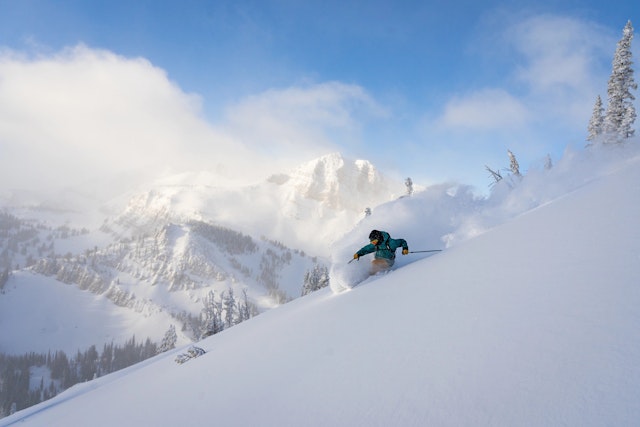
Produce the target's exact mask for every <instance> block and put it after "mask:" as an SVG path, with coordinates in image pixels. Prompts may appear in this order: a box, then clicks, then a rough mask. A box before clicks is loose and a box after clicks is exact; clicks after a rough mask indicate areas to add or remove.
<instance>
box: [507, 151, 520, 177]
mask: <svg viewBox="0 0 640 427" xmlns="http://www.w3.org/2000/svg"><path fill="white" fill-rule="evenodd" d="M507 154H508V155H509V169H511V173H512V174H513V175H514V176H517V177H522V174H521V173H520V165H519V164H518V161H517V160H516V156H515V155H514V154H513V153H512V152H511V150H507Z"/></svg>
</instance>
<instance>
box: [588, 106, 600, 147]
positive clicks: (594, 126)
mask: <svg viewBox="0 0 640 427" xmlns="http://www.w3.org/2000/svg"><path fill="white" fill-rule="evenodd" d="M603 126H604V107H603V106H602V98H600V95H598V96H597V97H596V103H595V105H594V106H593V114H592V115H591V120H589V126H588V127H587V131H588V132H589V136H587V141H590V142H592V143H593V142H595V140H596V138H597V137H598V136H600V135H601V134H602V132H603Z"/></svg>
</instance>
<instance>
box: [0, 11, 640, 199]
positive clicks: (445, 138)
mask: <svg viewBox="0 0 640 427" xmlns="http://www.w3.org/2000/svg"><path fill="white" fill-rule="evenodd" d="M0 11H1V13H0V55H1V57H0V113H3V114H2V115H4V117H5V120H4V125H3V119H2V118H0V142H1V143H2V144H3V145H4V146H5V150H3V151H5V153H9V155H5V156H3V157H4V158H5V162H8V163H9V164H8V165H0V166H2V168H1V170H3V171H4V172H0V173H2V174H3V175H2V177H1V178H3V181H4V182H11V183H12V185H13V186H19V185H23V186H25V187H29V186H36V187H37V186H38V185H44V184H43V183H42V182H40V183H38V182H37V181H35V180H34V181H33V182H30V181H29V180H28V179H27V178H25V177H24V176H22V175H20V171H21V169H20V168H19V167H17V166H16V163H19V162H20V161H21V159H25V158H28V159H29V160H28V161H29V162H32V165H31V167H38V168H40V169H41V170H44V169H45V168H48V167H49V166H50V165H51V164H52V163H55V164H58V165H63V166H64V167H63V169H64V170H65V171H68V174H60V168H57V169H58V170H57V172H55V168H54V169H53V172H52V175H51V176H52V179H47V180H46V181H45V182H46V183H47V184H52V183H53V182H56V183H59V184H63V185H64V184H68V183H69V182H73V181H75V180H77V179H78V177H83V178H80V179H84V177H87V176H90V175H91V173H96V174H97V173H98V172H101V171H107V170H108V171H113V172H124V173H132V174H133V173H135V172H136V169H144V170H145V171H148V170H149V169H150V168H153V167H154V165H155V167H157V169H159V170H160V171H161V172H163V173H164V172H166V173H170V172H180V171H183V170H188V169H203V168H211V169H214V170H217V171H219V172H221V173H225V174H227V175H229V176H231V175H233V173H234V171H235V173H238V172H239V173H240V174H241V175H243V176H245V177H246V178H248V179H258V178H259V176H260V175H261V174H263V173H270V172H274V171H275V170H276V169H279V168H286V167H289V166H291V165H294V164H296V163H297V162H300V161H305V160H310V159H311V158H313V157H315V156H317V155H321V154H324V153H327V152H332V151H342V152H343V153H344V154H345V155H346V156H348V157H350V158H364V159H368V160H371V161H372V162H373V163H374V164H375V165H376V166H377V167H378V168H380V169H382V170H383V171H385V172H387V173H390V174H392V175H395V176H398V177H400V178H403V177H406V176H411V177H412V178H413V180H414V181H415V182H417V183H422V184H428V183H431V182H441V181H444V180H456V181H459V182H462V183H465V184H472V185H475V186H477V187H478V188H479V190H480V191H486V190H487V185H488V184H489V182H490V180H489V177H488V176H487V173H486V171H485V169H484V166H485V165H489V166H491V167H492V168H494V169H499V168H503V167H507V166H508V164H509V160H508V157H507V155H506V150H507V149H510V150H511V151H513V152H514V153H515V154H516V156H517V158H518V160H519V161H520V165H521V167H522V168H523V169H524V170H528V169H531V168H536V167H539V165H540V164H541V163H542V161H543V159H544V158H545V156H546V155H547V154H550V155H551V157H552V158H553V159H556V160H557V159H558V158H559V157H560V156H562V153H563V152H564V150H565V149H566V148H567V147H573V148H574V149H582V147H583V145H584V138H585V136H586V127H587V124H588V120H589V117H590V115H591V111H592V108H593V103H594V101H595V97H596V96H597V95H601V96H602V97H603V99H604V100H605V103H606V83H607V79H608V76H609V73H610V71H611V60H612V57H613V53H614V50H615V47H616V43H617V41H618V40H619V39H620V37H621V34H622V28H623V27H624V25H625V24H626V22H627V20H631V21H632V22H634V24H635V23H636V21H638V22H640V20H638V19H635V18H638V17H639V16H640V5H639V4H638V2H637V1H616V0H614V1H608V2H601V1H571V0H569V1H567V0H565V1H554V0H542V1H535V2H534V1H521V0H510V1H462V2H460V1H359V2H345V1H289V0H280V1H269V0H265V1H248V0H236V1H225V0H221V1H117V0H116V1H113V0H111V1H55V2H54V1H30V0H23V1H9V0H0ZM638 43H640V42H639V41H638V40H637V38H636V39H635V40H634V43H633V52H634V59H635V60H636V62H637V61H638V59H637V58H638V56H639V53H638V52H640V50H639V49H638V46H639V44H638ZM639 80H640V77H638V76H637V75H636V81H639ZM63 98H64V100H63ZM0 116H1V115H0ZM96 116H98V117H96ZM15 117H18V118H19V120H17V119H16V120H13V119H11V118H15ZM26 128H28V132H27V131H26V130H25V129H26ZM38 132H40V133H38ZM43 141H46V142H43ZM158 147H160V148H158ZM145 153H146V154H145ZM70 157H73V158H72V159H70ZM141 158H145V159H147V163H145V162H144V161H140V159H141ZM74 174H76V175H74ZM62 175H64V177H65V178H68V179H66V180H64V179H62V178H63V176H62ZM148 175H149V176H150V175H151V173H148ZM43 176H46V174H44V173H43ZM145 177H147V176H145ZM54 178H55V179H54Z"/></svg>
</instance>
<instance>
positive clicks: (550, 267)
mask: <svg viewBox="0 0 640 427" xmlns="http://www.w3.org/2000/svg"><path fill="white" fill-rule="evenodd" d="M638 182H640V150H639V149H638V144H637V141H634V143H633V144H630V145H629V146H628V147H626V148H624V149H623V148H620V147H613V148H610V149H606V150H605V149H603V150H596V149H594V150H590V151H588V152H586V153H568V154H567V155H565V158H564V159H563V160H562V161H561V162H559V163H558V164H557V165H556V166H555V167H554V168H553V169H551V170H548V171H546V170H545V171H529V172H528V174H527V175H526V176H525V177H524V178H523V179H521V180H519V179H518V180H512V181H511V182H507V180H505V182H502V183H500V184H498V187H497V188H496V189H495V191H494V192H493V194H492V196H491V197H490V198H489V199H487V200H476V199H474V198H473V197H472V196H471V195H470V193H469V192H468V191H467V189H465V188H464V187H459V186H453V185H448V186H447V185H443V186H440V187H438V188H433V189H431V191H429V190H427V191H424V192H421V193H418V194H415V195H414V196H413V197H405V198H401V199H398V200H396V201H393V202H390V203H386V204H384V205H382V206H379V207H378V208H377V209H375V210H374V212H373V214H372V215H371V216H370V217H367V218H366V219H364V220H363V221H361V222H360V223H359V224H358V226H356V227H355V228H354V230H353V231H352V232H350V233H348V234H347V235H346V236H344V238H342V239H341V240H340V241H338V242H336V244H335V245H334V248H333V253H334V254H335V256H334V258H333V260H334V261H333V264H334V265H333V273H334V274H333V275H332V277H331V280H334V279H340V280H343V279H345V276H346V275H348V271H349V270H348V269H349V268H360V267H361V266H363V265H366V263H367V262H368V260H367V259H363V260H361V261H359V262H355V263H351V264H347V261H348V260H349V259H350V258H351V255H352V253H353V252H354V251H355V250H357V249H358V248H359V247H360V246H361V245H362V244H364V243H366V236H367V235H368V231H369V230H370V229H371V228H374V227H375V228H385V229H387V230H388V231H390V232H391V234H392V235H394V236H397V237H404V238H406V239H407V240H408V241H409V245H410V248H411V249H413V250H420V249H431V248H434V247H436V246H437V247H445V246H448V248H447V249H446V250H445V251H444V252H442V253H440V254H438V255H435V256H429V257H426V258H424V259H421V257H420V256H419V255H418V254H410V255H407V256H405V257H399V261H398V268H397V269H395V270H394V271H392V272H391V273H389V274H387V275H383V276H380V277H377V278H374V279H373V280H368V281H367V282H366V283H362V284H360V286H357V287H355V288H354V289H353V290H350V291H345V292H342V293H337V294H334V293H333V292H332V291H331V290H330V289H328V288H327V289H324V290H321V291H318V292H315V293H314V294H312V295H309V296H306V297H303V298H300V299H297V300H295V301H293V302H290V303H287V304H285V305H283V306H281V307H279V308H277V309H274V310H270V311H268V312H266V313H264V314H262V315H260V316H257V317H254V318H252V319H251V320H249V321H246V322H243V323H242V324H240V325H238V326H236V327H234V328H230V329H228V330H225V331H224V332H222V333H220V334H217V335H215V336H212V337H209V338H206V339H204V340H203V341H201V342H200V343H198V345H199V346H200V347H202V348H203V349H205V350H206V351H207V352H206V353H205V354H204V355H202V356H200V357H198V358H196V359H193V360H191V361H188V362H187V363H185V364H183V365H178V364H176V363H174V358H175V357H176V355H177V354H179V353H181V352H183V351H185V348H184V347H183V348H178V349H176V350H174V351H170V352H167V353H164V354H162V355H159V356H156V357H155V358H152V359H149V360H147V361H145V362H143V363H140V364H138V365H135V366H134V367H131V368H129V369H126V370H123V371H119V372H117V373H114V374H111V375H108V376H105V377H101V378H98V379H96V380H94V381H89V382H87V383H83V384H80V385H76V386H74V387H72V388H71V389H69V390H67V391H66V392H64V393H62V394H61V395H59V396H57V397H55V398H53V399H52V400H50V401H47V402H44V403H42V404H39V405H37V406H35V407H33V408H29V409H26V410H23V411H20V412H18V413H16V414H14V415H12V416H9V417H7V418H4V419H2V420H0V426H8V425H13V424H14V423H15V424H19V425H21V426H63V425H94V426H112V425H133V424H136V425H157V426H165V425H166V426H169V425H171V426H173V425H196V424H197V425H207V424H210V423H212V422H215V423H222V424H231V425H240V426H250V425H251V426H252V425H279V426H298V425H307V426H313V425H318V426H320V425H322V426H324V425H335V426H353V425H438V426H449V425H451V426H454V425H455V426H461V425H463V426H471V425H473V426H489V425H491V426H493V425H580V426H589V425H594V426H596V425H598V426H599V425H616V426H631V425H635V424H637V421H638V420H639V419H640V401H639V400H638V398H637V396H639V395H640V365H638V363H637V361H638V360H640V339H639V335H638V332H637V331H638V330H639V328H640V311H639V310H638V307H639V306H640V288H639V287H638V283H640V262H639V261H640V258H639V257H640V228H639V227H638V226H637V225H638V218H640V186H638V185H637V183H638ZM446 218H449V219H450V220H449V221H447V220H446ZM438 234H440V236H441V238H436V237H435V236H436V235H438ZM438 245H439V246H438ZM3 297H4V296H3ZM45 374H46V373H42V372H40V373H36V378H35V380H39V378H38V376H42V375H45ZM32 375H33V373H32Z"/></svg>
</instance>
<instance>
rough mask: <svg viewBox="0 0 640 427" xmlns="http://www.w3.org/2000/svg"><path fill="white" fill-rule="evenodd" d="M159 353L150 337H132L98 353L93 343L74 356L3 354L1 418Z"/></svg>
mask: <svg viewBox="0 0 640 427" xmlns="http://www.w3.org/2000/svg"><path fill="white" fill-rule="evenodd" d="M157 352H158V346H157V345H156V344H155V343H153V342H152V341H151V340H150V339H149V338H147V339H146V340H145V341H144V342H137V341H136V338H135V336H133V337H132V338H131V339H129V340H128V341H127V342H126V343H125V344H124V345H122V346H119V345H115V344H114V343H113V342H112V343H110V344H105V345H104V346H103V349H102V352H98V350H97V349H96V347H95V345H92V346H91V347H89V349H88V350H86V351H84V352H80V351H78V352H77V353H76V355H75V356H73V357H70V356H68V355H67V354H66V353H65V352H64V351H55V352H48V353H35V352H31V353H28V354H25V355H21V356H15V355H7V354H4V353H0V418H3V417H6V416H8V415H11V414H12V413H14V412H16V411H20V410H22V409H25V408H28V407H30V406H33V405H36V404H38V403H40V402H43V401H45V400H47V399H51V398H52V397H54V396H56V395H57V394H58V393H60V392H62V391H64V390H66V389H67V388H69V387H71V386H72V385H74V384H77V383H81V382H85V381H89V380H92V379H95V378H98V377H101V376H103V375H107V374H110V373H112V372H115V371H118V370H120V369H124V368H126V367H128V366H131V365H134V364H136V363H138V362H141V361H143V360H146V359H148V358H149V357H151V356H154V355H156V354H157ZM38 368H41V369H38ZM34 371H38V372H42V374H41V375H40V378H39V379H38V378H37V376H36V375H34V374H32V372H34ZM34 383H35V386H34Z"/></svg>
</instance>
